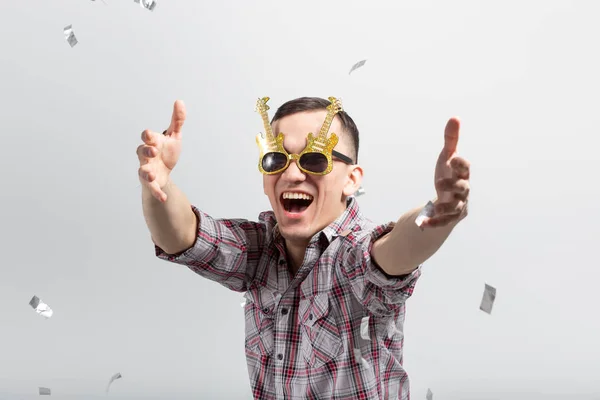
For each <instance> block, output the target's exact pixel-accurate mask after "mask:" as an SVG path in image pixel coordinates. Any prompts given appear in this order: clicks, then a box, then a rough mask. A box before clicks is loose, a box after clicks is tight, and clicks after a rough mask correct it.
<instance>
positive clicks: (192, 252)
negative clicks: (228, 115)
mask: <svg viewBox="0 0 600 400" xmlns="http://www.w3.org/2000/svg"><path fill="white" fill-rule="evenodd" d="M268 100H269V99H268V98H267V97H265V98H262V99H259V101H258V102H257V111H258V112H259V113H260V115H261V117H262V120H263V124H264V128H265V132H264V134H263V135H259V136H257V138H256V142H257V144H258V147H259V164H258V169H259V171H260V172H261V173H262V174H263V187H264V192H265V194H266V195H267V196H268V198H269V201H270V203H271V207H272V209H273V210H272V211H269V212H263V213H262V214H261V215H260V217H259V221H258V222H251V221H247V220H241V219H214V218H212V217H210V216H209V215H207V214H206V213H204V212H202V211H200V210H198V209H197V208H196V207H193V206H192V205H191V204H190V202H189V201H188V200H187V198H186V197H185V195H184V194H183V193H182V192H181V191H180V190H179V189H178V188H177V186H175V184H174V183H173V182H172V181H171V180H170V178H169V176H170V172H171V171H172V170H173V168H174V167H175V164H176V163H177V160H178V157H179V153H180V151H181V138H182V133H181V130H182V126H183V122H184V120H185V109H184V106H183V103H182V102H181V101H177V102H175V105H174V110H173V117H172V120H171V125H170V126H169V128H168V129H167V130H166V131H165V132H163V134H159V133H156V132H152V131H149V130H146V131H144V132H143V134H142V140H143V142H144V144H143V145H141V146H139V148H138V150H137V154H138V157H139V160H140V169H139V176H140V180H141V182H142V187H143V209H144V215H145V218H146V222H147V224H148V228H149V229H150V232H151V234H152V239H153V241H154V243H155V245H156V246H155V247H156V254H157V256H158V257H160V258H161V259H164V260H169V261H171V262H175V263H179V264H183V265H186V266H188V267H189V268H190V269H191V270H192V271H194V272H196V273H198V274H199V275H201V276H203V277H206V278H208V279H211V280H213V281H216V282H219V283H221V284H222V285H224V286H226V287H228V288H229V289H231V290H234V291H239V292H246V294H245V297H246V299H247V303H246V305H245V316H246V342H245V346H246V359H247V364H248V373H249V375H250V381H251V385H252V392H253V395H254V398H256V399H262V400H265V399H266V400H269V399H408V398H409V385H408V377H407V374H406V372H405V370H404V369H403V367H402V361H403V360H402V345H403V324H404V307H405V302H406V300H407V298H408V297H410V295H411V294H412V291H413V288H414V286H415V283H416V281H417V278H418V277H419V275H420V273H421V268H420V266H421V264H422V263H423V262H424V261H425V260H427V259H428V258H429V257H431V256H432V255H433V254H434V253H435V252H436V251H437V250H438V249H439V248H440V246H441V245H442V244H443V242H444V241H445V240H446V238H447V237H448V236H449V234H450V232H451V231H452V230H453V228H454V227H455V226H456V224H457V223H458V222H459V221H460V220H461V219H462V218H464V217H465V216H466V215H467V207H466V204H467V200H468V196H469V182H468V180H469V170H470V166H469V163H468V161H466V160H465V159H463V158H461V157H458V155H457V152H456V147H457V142H458V135H459V121H458V119H456V118H452V119H450V120H449V121H448V123H447V125H446V130H445V144H444V148H443V149H442V151H441V153H440V156H439V159H438V161H437V165H436V169H435V186H434V187H435V189H436V191H437V195H438V197H437V199H436V200H435V201H433V205H434V210H435V212H434V213H430V214H429V217H426V218H424V220H423V222H422V223H421V225H420V226H418V225H417V223H415V221H416V219H417V217H418V216H419V214H420V213H421V211H422V210H423V207H418V208H415V209H414V210H411V211H409V212H407V213H405V214H404V215H402V216H401V217H400V219H399V220H398V221H397V222H396V223H393V222H391V223H387V224H383V225H375V224H373V223H371V222H370V221H368V220H367V219H365V218H364V217H363V216H362V214H361V213H360V211H359V207H358V203H357V201H356V199H355V198H354V197H353V196H352V195H353V194H354V193H355V192H356V191H357V190H358V188H359V187H360V185H361V180H362V177H363V170H362V168H361V167H360V166H359V165H358V163H357V156H358V145H359V140H358V129H357V128H356V125H355V124H354V122H353V120H352V119H351V118H350V116H349V115H348V114H347V113H345V112H344V111H343V110H342V109H341V104H340V103H339V101H337V100H336V99H335V98H333V97H330V98H329V101H327V100H324V99H320V98H306V97H305V98H299V99H295V100H292V101H289V102H287V103H285V104H284V105H282V106H281V107H280V108H279V109H278V110H277V112H276V114H275V116H274V117H273V120H272V121H269V119H268V114H267V111H268V109H269V107H268V106H267V101H268ZM383 202H384V199H382V203H383ZM390 204H391V203H390Z"/></svg>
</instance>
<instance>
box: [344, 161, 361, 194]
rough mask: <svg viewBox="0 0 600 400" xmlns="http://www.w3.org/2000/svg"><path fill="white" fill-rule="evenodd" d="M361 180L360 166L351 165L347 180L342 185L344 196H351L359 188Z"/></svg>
mask: <svg viewBox="0 0 600 400" xmlns="http://www.w3.org/2000/svg"><path fill="white" fill-rule="evenodd" d="M362 178H363V169H362V167H361V166H360V165H352V166H350V168H349V171H348V179H346V184H345V185H344V191H343V193H344V196H346V197H347V196H351V195H353V194H354V193H356V191H357V190H358V189H359V188H360V185H361V184H362Z"/></svg>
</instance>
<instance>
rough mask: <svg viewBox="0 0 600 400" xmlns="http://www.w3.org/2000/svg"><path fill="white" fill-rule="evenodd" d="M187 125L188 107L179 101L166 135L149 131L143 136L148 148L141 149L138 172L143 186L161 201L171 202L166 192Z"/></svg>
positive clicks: (141, 147)
mask: <svg viewBox="0 0 600 400" xmlns="http://www.w3.org/2000/svg"><path fill="white" fill-rule="evenodd" d="M184 121H185V106H184V104H183V101H181V100H177V101H176V102H175V104H174V105H173V116H172V117H171V125H169V129H167V130H166V131H165V133H164V135H163V134H161V133H157V132H152V131H151V130H149V129H146V130H145V131H144V132H142V141H143V142H144V144H142V145H140V146H139V147H138V148H137V155H138V158H139V160H140V168H139V170H138V174H139V178H140V182H141V183H142V185H143V186H145V187H147V188H148V189H149V190H150V193H152V196H154V197H155V198H156V199H157V200H158V201H160V202H161V203H164V202H166V201H167V194H166V193H165V192H164V191H163V189H164V187H165V186H166V185H167V183H168V182H169V176H170V174H171V171H172V170H173V168H175V165H176V164H177V161H178V160H179V155H180V154H181V128H182V127H183V123H184Z"/></svg>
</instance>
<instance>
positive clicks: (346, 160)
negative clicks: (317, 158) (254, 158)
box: [258, 147, 354, 175]
mask: <svg viewBox="0 0 600 400" xmlns="http://www.w3.org/2000/svg"><path fill="white" fill-rule="evenodd" d="M271 153H279V154H283V155H284V156H285V157H286V159H287V161H286V163H285V165H284V166H283V167H282V168H280V169H278V170H276V171H271V172H267V171H265V169H264V168H263V166H262V164H263V163H262V162H263V159H264V158H265V156H266V155H267V154H271ZM310 153H315V154H321V155H323V156H325V158H327V168H326V169H325V171H323V172H314V171H310V170H307V169H306V168H304V167H302V165H300V158H301V157H302V156H303V155H305V154H310ZM331 156H334V157H336V158H339V159H340V161H342V162H343V163H346V164H348V165H353V164H354V161H352V159H351V158H350V157H348V156H346V155H344V154H342V153H340V152H338V151H335V150H331V155H330V156H329V157H328V156H327V154H325V153H322V152H318V151H313V150H311V149H308V147H307V148H305V149H304V150H303V151H302V152H301V153H300V154H290V153H288V152H287V151H285V149H284V151H269V152H268V153H266V154H263V155H261V157H260V160H259V161H258V169H259V170H260V172H262V173H263V174H265V175H275V174H279V173H281V172H283V171H285V170H286V169H287V168H288V167H289V166H290V162H292V161H295V162H296V165H297V166H298V169H299V170H300V171H302V172H304V173H305V174H310V175H327V174H328V173H330V172H331V170H332V169H333V161H335V160H333V158H332V157H331Z"/></svg>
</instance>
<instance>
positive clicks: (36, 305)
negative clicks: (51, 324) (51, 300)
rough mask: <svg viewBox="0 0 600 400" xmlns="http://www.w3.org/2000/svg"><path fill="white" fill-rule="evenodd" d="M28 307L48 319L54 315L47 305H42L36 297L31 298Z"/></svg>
mask: <svg viewBox="0 0 600 400" xmlns="http://www.w3.org/2000/svg"><path fill="white" fill-rule="evenodd" d="M29 305H30V306H31V307H32V308H33V309H34V310H35V312H36V313H38V314H40V315H41V316H42V317H44V318H46V319H48V318H50V317H51V316H52V314H54V312H53V311H52V309H51V308H50V307H48V304H46V303H44V302H43V301H41V300H40V299H39V297H37V296H33V297H32V298H31V300H30V301H29Z"/></svg>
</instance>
